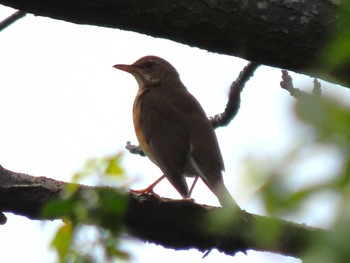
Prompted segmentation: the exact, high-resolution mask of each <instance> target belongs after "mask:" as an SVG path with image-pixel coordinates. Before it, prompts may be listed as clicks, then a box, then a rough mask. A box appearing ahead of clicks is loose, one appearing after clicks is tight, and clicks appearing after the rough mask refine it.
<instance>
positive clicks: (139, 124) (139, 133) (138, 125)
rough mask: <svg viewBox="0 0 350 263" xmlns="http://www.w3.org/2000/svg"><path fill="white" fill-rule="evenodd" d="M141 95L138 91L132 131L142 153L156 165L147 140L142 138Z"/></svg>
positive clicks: (140, 91)
mask: <svg viewBox="0 0 350 263" xmlns="http://www.w3.org/2000/svg"><path fill="white" fill-rule="evenodd" d="M142 93H143V91H142V90H141V89H139V91H138V93H137V95H136V98H135V101H134V106H133V122H134V129H135V133H136V137H137V140H138V141H139V144H140V146H141V148H142V150H143V151H144V153H145V154H146V155H147V157H148V158H149V159H150V160H151V161H152V162H153V163H155V164H157V162H156V160H155V158H154V156H153V154H152V150H151V148H150V146H149V144H148V142H147V139H146V138H145V136H144V133H143V131H142V130H143V129H142V122H141V99H142Z"/></svg>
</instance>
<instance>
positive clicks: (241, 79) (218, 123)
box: [209, 62, 260, 129]
mask: <svg viewBox="0 0 350 263" xmlns="http://www.w3.org/2000/svg"><path fill="white" fill-rule="evenodd" d="M259 66H260V64H257V63H254V62H249V63H248V65H247V66H245V67H244V69H243V70H242V71H241V72H240V73H239V76H238V78H237V79H236V80H235V81H234V82H232V84H231V87H230V93H229V98H228V102H227V105H226V108H225V111H224V112H223V113H221V114H217V115H215V116H214V117H210V118H209V121H210V122H211V124H212V125H213V127H214V129H216V128H218V127H222V126H226V125H228V124H229V123H230V122H231V120H232V119H233V118H234V117H235V116H236V115H237V113H238V110H239V107H240V102H241V96H240V95H241V92H242V90H243V88H244V86H245V84H246V83H247V81H248V80H249V79H250V77H252V76H253V74H254V72H255V70H256V69H257V68H258V67H259Z"/></svg>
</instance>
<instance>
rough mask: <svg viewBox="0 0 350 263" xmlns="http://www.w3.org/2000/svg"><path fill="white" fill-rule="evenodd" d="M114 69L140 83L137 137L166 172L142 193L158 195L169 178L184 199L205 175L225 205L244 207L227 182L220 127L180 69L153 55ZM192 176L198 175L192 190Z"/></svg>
mask: <svg viewBox="0 0 350 263" xmlns="http://www.w3.org/2000/svg"><path fill="white" fill-rule="evenodd" d="M113 67H114V68H116V69H119V70H122V71H125V72H128V73H130V74H131V75H132V76H133V77H134V78H135V79H136V81H137V83H138V86H139V88H138V91H137V95H136V98H135V100H134V104H133V122H134V128H135V133H136V137H137V139H138V141H139V144H140V146H141V148H142V150H143V152H144V153H145V154H146V156H147V157H148V158H149V159H150V160H151V161H152V162H153V163H154V164H156V165H157V166H158V167H159V168H160V170H161V171H162V172H163V176H162V177H160V178H159V179H158V180H157V181H155V182H154V183H153V184H151V185H150V186H149V187H147V188H146V189H144V190H141V191H144V192H149V193H153V188H154V187H155V185H156V184H158V183H159V182H160V181H161V180H162V179H163V178H167V179H168V180H169V181H170V183H171V184H172V185H173V186H174V188H175V189H176V190H177V191H178V192H179V193H180V195H181V196H182V197H183V198H190V195H191V193H192V190H193V187H194V185H195V183H196V181H197V179H198V177H199V178H201V179H202V180H203V182H204V183H205V184H206V185H207V187H208V188H209V189H210V190H211V191H212V192H213V193H214V195H216V197H217V198H218V200H219V203H220V204H221V206H222V207H224V206H225V207H228V206H230V207H234V208H235V209H239V210H240V207H239V206H238V204H237V203H236V202H235V201H234V199H233V198H232V196H231V194H230V193H229V191H228V189H227V188H226V186H225V185H224V181H223V175H222V172H223V171H224V169H225V167H224V161H223V158H222V154H221V151H220V148H219V144H218V140H217V137H216V134H215V131H214V128H213V127H212V125H211V123H210V121H209V120H208V118H207V116H206V114H205V112H204V110H203V108H202V106H201V105H200V103H199V102H198V101H197V99H196V98H195V97H194V96H193V95H192V94H191V93H190V92H189V91H188V90H187V88H186V86H185V85H184V84H183V83H182V81H181V79H180V76H179V73H178V72H177V70H176V69H175V68H174V67H173V66H172V65H171V64H170V63H169V62H168V61H166V60H165V59H163V58H160V57H157V56H151V55H149V56H145V57H142V58H140V59H138V60H137V61H136V62H134V63H133V64H116V65H114V66H113ZM186 177H195V181H194V184H193V186H192V187H191V189H189V188H188V185H187V182H186V179H185V178H186Z"/></svg>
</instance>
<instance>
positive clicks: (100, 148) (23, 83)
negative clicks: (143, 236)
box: [0, 6, 349, 263]
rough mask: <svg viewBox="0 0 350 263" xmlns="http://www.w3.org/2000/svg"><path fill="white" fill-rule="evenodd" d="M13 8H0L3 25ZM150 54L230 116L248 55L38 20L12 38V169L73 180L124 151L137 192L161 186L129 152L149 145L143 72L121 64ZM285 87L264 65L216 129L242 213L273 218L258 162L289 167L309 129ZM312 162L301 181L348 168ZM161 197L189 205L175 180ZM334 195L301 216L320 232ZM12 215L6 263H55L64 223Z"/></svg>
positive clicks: (2, 85) (7, 63)
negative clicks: (253, 181)
mask: <svg viewBox="0 0 350 263" xmlns="http://www.w3.org/2000/svg"><path fill="white" fill-rule="evenodd" d="M13 12H14V10H12V9H10V8H6V7H3V6H0V20H3V19H4V18H6V17H7V16H9V15H11V14H12V13H13ZM145 55H157V56H160V57H163V58H164V59H166V60H168V61H169V62H170V63H172V64H173V65H174V66H175V68H177V70H178V71H179V73H180V76H181V79H182V81H183V82H184V83H185V85H186V86H187V87H188V89H189V91H190V92H191V93H192V94H193V95H194V96H195V97H196V98H197V99H198V100H199V102H200V103H201V104H202V106H203V108H204V109H205V111H206V113H207V115H208V116H213V115H215V114H217V113H221V112H222V111H223V109H224V107H225V104H226V101H227V94H228V88H229V86H230V84H231V82H232V81H233V80H234V79H235V78H236V77H237V75H238V74H239V72H240V71H241V70H242V68H243V66H244V65H246V64H247V61H244V60H242V59H239V58H235V57H232V56H225V55H219V54H214V53H210V52H207V51H205V50H200V49H197V48H191V47H189V46H185V45H181V44H178V43H175V42H172V41H169V40H164V39H156V38H153V37H149V36H145V35H141V34H137V33H132V32H126V31H121V30H116V29H108V28H102V27H95V26H85V25H76V24H72V23H67V22H63V21H58V20H52V19H49V18H42V17H36V16H33V15H27V16H26V17H25V18H23V19H21V20H19V21H18V22H16V23H15V24H13V25H12V26H10V27H9V28H7V29H6V30H4V31H2V32H0V72H1V78H0V101H1V103H0V119H1V123H2V128H1V134H0V135H1V136H0V164H1V165H2V166H3V167H4V168H6V169H9V170H12V171H15V172H23V173H27V174H30V175H34V176H46V177H50V178H53V179H57V180H62V181H70V180H71V177H72V175H73V174H74V173H75V172H77V171H79V170H80V169H81V168H82V167H83V165H84V163H85V162H86V161H87V160H88V159H89V158H96V157H104V156H108V155H111V154H115V153H117V152H120V151H121V152H123V154H124V158H123V165H124V167H125V169H126V172H127V174H128V183H129V184H130V188H133V189H141V188H145V187H146V186H148V185H149V184H150V183H152V182H153V181H154V180H156V179H157V178H158V177H159V176H160V175H161V172H160V170H159V169H158V168H157V167H156V166H154V165H153V164H152V163H151V162H150V161H149V160H148V159H147V158H142V157H139V156H134V155H131V154H129V153H128V152H127V151H126V150H125V149H124V147H125V144H126V142H127V141H131V142H132V143H134V144H136V143H137V141H136V137H135V135H134V130H133V124H132V112H131V109H132V103H133V100H134V97H135V95H136V92H137V83H136V81H135V80H134V79H133V77H132V76H131V75H129V74H126V73H125V72H122V71H118V70H116V69H114V68H113V67H112V66H113V65H115V64H119V63H125V64H127V63H133V62H134V61H135V60H137V59H138V58H140V57H142V56H145ZM290 73H291V75H292V77H293V79H294V83H295V86H296V87H299V88H304V87H305V89H309V90H310V87H311V86H312V81H313V79H312V78H310V77H308V76H304V75H300V74H295V73H293V72H290ZM280 81H281V71H280V69H276V68H270V67H261V68H259V69H258V70H257V72H256V73H255V75H254V78H253V79H252V80H251V81H249V83H248V84H247V86H246V87H245V89H244V91H243V93H242V100H241V108H240V111H239V113H238V115H237V117H236V118H235V119H234V120H233V121H232V122H231V124H230V125H229V126H228V127H225V128H219V129H217V130H216V132H217V136H218V140H219V143H220V146H221V150H222V154H223V157H224V161H225V166H226V173H225V174H224V179H225V182H226V185H227V187H228V188H229V189H230V191H231V193H232V195H233V197H234V198H235V199H236V201H237V202H238V203H239V204H240V206H241V207H242V208H243V209H245V210H247V211H248V212H251V213H258V214H263V213H264V210H263V208H262V206H261V203H260V201H259V200H258V198H257V195H256V191H257V187H251V185H249V184H248V183H247V181H246V180H245V179H244V178H243V175H244V173H245V171H244V169H243V166H244V165H243V164H245V163H246V161H247V158H248V157H249V156H259V157H261V158H265V157H271V156H276V159H278V156H280V155H281V152H285V151H286V150H287V149H289V148H290V147H292V146H293V144H294V143H295V141H296V140H297V139H298V138H299V137H300V135H301V134H305V133H306V132H307V128H306V127H305V126H303V125H302V124H301V123H300V122H299V121H298V120H296V118H295V117H294V115H293V110H292V105H293V102H294V99H293V98H292V97H291V96H290V95H289V94H288V93H287V92H286V91H284V90H282V89H281V88H280V86H279V82H280ZM321 83H322V84H323V88H322V92H323V93H324V94H332V96H335V97H338V98H340V99H342V100H343V101H346V100H348V99H349V92H348V90H346V89H345V88H339V87H338V88H334V87H335V85H330V84H328V83H325V82H322V81H321ZM319 150H320V149H319ZM304 154H305V155H307V154H310V156H312V158H310V160H309V162H308V163H305V164H304V166H303V167H302V168H299V172H300V171H302V170H304V171H305V170H307V171H308V172H310V171H312V173H311V174H312V176H311V178H310V177H308V178H303V176H302V175H303V173H302V172H300V173H298V175H299V176H297V177H295V178H296V179H295V181H294V183H295V185H299V184H302V183H303V182H304V183H305V182H307V181H308V180H309V181H311V182H312V181H314V180H318V178H320V177H321V178H322V177H325V176H327V174H328V171H330V170H332V169H334V167H337V165H339V163H337V161H336V160H333V159H332V158H329V152H328V151H327V149H321V150H320V151H318V152H312V151H311V152H309V153H308V152H306V153H304ZM248 185H249V187H248ZM155 191H156V192H157V193H159V194H160V195H162V196H166V197H172V198H179V195H178V193H177V192H176V191H175V190H174V189H173V188H172V187H171V186H170V184H169V183H168V182H166V181H165V180H164V181H163V182H162V183H160V184H159V186H157V187H156V188H155ZM193 198H195V200H196V201H197V202H199V203H206V204H210V205H218V202H217V200H216V198H215V196H213V195H212V194H211V192H210V191H209V190H208V189H207V188H206V187H205V186H203V184H199V185H198V186H197V187H196V188H195V190H194V193H193ZM324 198H325V199H324V200H317V202H312V203H310V204H308V206H307V209H308V212H306V213H304V214H303V215H302V216H300V217H296V218H294V220H295V221H297V222H299V223H306V224H308V225H312V226H321V227H325V226H327V225H328V224H330V222H331V217H330V216H329V214H330V211H331V202H329V199H327V197H324ZM319 208H321V209H319ZM313 209H314V210H313ZM312 211H318V212H317V213H314V212H312ZM7 217H8V222H7V223H6V225H4V226H0V247H1V248H2V249H1V260H2V261H3V262H7V263H16V262H37V263H41V262H42V263H44V262H45V263H46V262H55V257H54V254H53V252H52V251H50V249H49V240H50V238H51V237H52V235H53V233H54V231H55V229H56V228H57V226H58V225H59V224H60V221H58V220H57V221H54V222H44V223H43V222H39V221H33V220H29V219H26V218H24V217H20V216H14V215H11V214H7ZM125 248H126V249H127V250H130V251H131V252H132V254H133V260H132V262H149V261H151V260H152V262H164V261H165V260H169V258H170V257H171V258H172V259H174V260H176V261H181V260H186V261H188V262H204V263H209V262H215V263H216V262H230V263H235V262H240V263H248V262H261V263H265V262H280V263H296V262H298V263H299V262H301V261H300V260H297V259H294V258H288V257H282V256H279V255H272V254H268V253H258V252H248V254H247V255H244V254H242V253H239V254H237V255H236V256H235V257H229V256H225V255H223V254H220V253H218V252H216V251H213V252H212V253H211V254H209V255H208V257H206V258H205V259H202V258H201V257H202V254H201V253H199V252H196V251H193V250H192V251H181V252H175V251H173V250H168V249H164V248H162V247H160V246H155V245H152V244H144V243H142V242H140V241H137V240H133V239H130V238H127V239H126V241H125Z"/></svg>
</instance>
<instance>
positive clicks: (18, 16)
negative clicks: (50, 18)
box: [0, 10, 27, 31]
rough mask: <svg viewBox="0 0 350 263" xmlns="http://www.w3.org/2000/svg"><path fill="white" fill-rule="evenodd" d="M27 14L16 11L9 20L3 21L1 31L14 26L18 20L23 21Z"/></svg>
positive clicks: (0, 25)
mask: <svg viewBox="0 0 350 263" xmlns="http://www.w3.org/2000/svg"><path fill="white" fill-rule="evenodd" d="M26 14H27V13H26V12H23V11H21V10H18V11H16V12H15V13H13V14H12V15H10V16H9V17H8V18H6V19H4V20H2V21H1V22H0V31H2V30H4V29H5V28H6V27H8V26H10V25H12V24H13V23H14V22H16V21H17V20H19V19H21V18H22V17H25V15H26Z"/></svg>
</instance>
